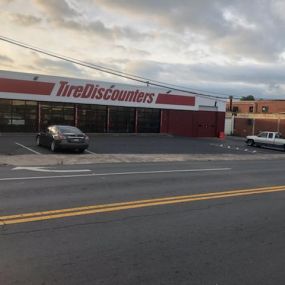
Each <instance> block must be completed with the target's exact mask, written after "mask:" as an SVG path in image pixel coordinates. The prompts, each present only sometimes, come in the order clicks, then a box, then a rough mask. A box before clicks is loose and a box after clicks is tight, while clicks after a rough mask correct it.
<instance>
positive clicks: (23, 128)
mask: <svg viewBox="0 0 285 285" xmlns="http://www.w3.org/2000/svg"><path fill="white" fill-rule="evenodd" d="M36 129H37V102H33V101H24V100H4V99H0V131H2V132H9V131H14V132H34V131H36Z"/></svg>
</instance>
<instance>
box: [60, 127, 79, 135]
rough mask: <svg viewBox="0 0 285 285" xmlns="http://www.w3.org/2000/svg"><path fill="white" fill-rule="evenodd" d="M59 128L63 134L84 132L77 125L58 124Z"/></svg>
mask: <svg viewBox="0 0 285 285" xmlns="http://www.w3.org/2000/svg"><path fill="white" fill-rule="evenodd" d="M57 128H58V130H59V131H60V132H61V133H63V134H67V133H73V134H82V132H81V131H80V130H79V129H77V128H76V127H72V126H57Z"/></svg>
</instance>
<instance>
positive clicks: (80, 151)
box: [77, 148, 85, 153]
mask: <svg viewBox="0 0 285 285" xmlns="http://www.w3.org/2000/svg"><path fill="white" fill-rule="evenodd" d="M84 151H85V148H83V149H78V150H77V152H78V153H83V152H84Z"/></svg>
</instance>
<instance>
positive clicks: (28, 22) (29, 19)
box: [10, 14, 42, 26]
mask: <svg viewBox="0 0 285 285" xmlns="http://www.w3.org/2000/svg"><path fill="white" fill-rule="evenodd" d="M10 18H11V20H12V21H13V22H15V23H16V24H18V25H21V26H33V25H37V24H40V23H41V21H42V19H41V18H39V17H35V16H32V15H24V14H11V15H10Z"/></svg>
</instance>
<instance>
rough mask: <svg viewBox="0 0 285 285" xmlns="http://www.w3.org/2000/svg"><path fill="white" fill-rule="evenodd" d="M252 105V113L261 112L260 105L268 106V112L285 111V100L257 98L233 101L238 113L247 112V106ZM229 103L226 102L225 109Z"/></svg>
mask: <svg viewBox="0 0 285 285" xmlns="http://www.w3.org/2000/svg"><path fill="white" fill-rule="evenodd" d="M250 106H253V110H254V113H262V107H263V106H267V107H268V114H274V113H285V100H279V101H278V100H270V101H269V100H259V101H241V102H233V107H238V113H249V107H250ZM228 109H229V103H227V110H228Z"/></svg>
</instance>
